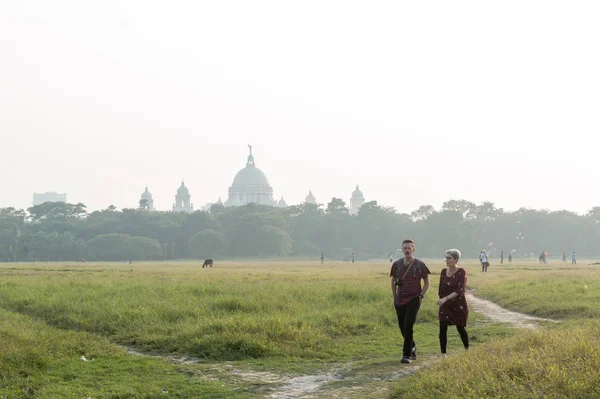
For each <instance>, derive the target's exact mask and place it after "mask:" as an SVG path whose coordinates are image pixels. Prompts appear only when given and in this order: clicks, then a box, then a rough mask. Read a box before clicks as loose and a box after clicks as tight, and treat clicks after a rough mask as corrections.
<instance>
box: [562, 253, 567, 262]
mask: <svg viewBox="0 0 600 399" xmlns="http://www.w3.org/2000/svg"><path fill="white" fill-rule="evenodd" d="M563 263H567V254H566V253H564V252H563Z"/></svg>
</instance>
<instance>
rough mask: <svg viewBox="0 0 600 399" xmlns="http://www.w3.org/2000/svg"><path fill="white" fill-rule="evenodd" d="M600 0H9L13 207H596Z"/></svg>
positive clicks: (7, 200) (0, 35)
mask: <svg viewBox="0 0 600 399" xmlns="http://www.w3.org/2000/svg"><path fill="white" fill-rule="evenodd" d="M599 20H600V2H597V1H587V2H585V1H575V2H566V1H560V2H558V1H548V0H544V1H502V2H488V1H452V2H450V1H427V2H425V1H410V2H409V1H404V2H398V1H389V2H388V1H372V2H367V1H360V2H358V1H347V0H345V1H324V0H321V1H302V2H292V1H281V0H277V1H188V2H184V1H175V2H167V1H163V2H152V1H96V2H90V1H8V0H6V1H1V2H0V135H1V140H0V145H1V146H2V153H1V154H2V155H1V156H0V171H1V172H0V173H1V176H2V185H1V187H2V190H1V195H0V207H5V206H16V207H20V208H25V207H29V206H31V201H32V194H33V192H45V191H57V192H66V193H67V194H68V200H69V202H83V203H85V204H86V205H88V208H89V209H90V210H93V209H100V208H105V207H107V206H108V205H110V204H114V205H116V206H117V207H119V208H123V207H135V206H137V204H138V200H139V197H140V194H141V193H142V192H143V190H144V187H145V185H148V186H149V188H150V191H151V192H152V194H153V196H154V200H155V206H156V207H157V208H159V209H164V210H167V209H169V208H170V207H171V205H172V203H173V200H174V196H175V192H176V190H177V188H178V186H179V184H180V182H181V179H182V178H184V179H185V182H186V185H187V186H188V187H189V189H190V193H191V195H192V202H193V203H194V205H195V207H196V208H200V207H201V206H202V205H203V204H204V203H206V202H214V201H215V200H216V199H217V198H218V197H221V198H222V199H223V200H225V199H226V198H227V189H228V187H229V186H230V185H231V183H232V180H233V177H234V175H235V173H236V172H237V171H238V170H239V169H241V168H242V167H244V166H245V162H246V156H247V152H248V148H247V147H246V145H247V144H252V145H253V153H254V155H255V160H256V165H257V167H259V168H260V169H261V170H262V171H263V172H265V174H266V175H267V176H268V178H269V182H270V184H271V186H272V187H273V189H274V192H275V194H274V196H275V198H276V199H279V198H280V196H282V195H283V197H284V198H285V200H286V201H287V202H288V204H295V203H299V202H301V201H302V200H303V199H304V197H305V196H306V194H307V193H308V190H309V189H312V191H313V193H314V195H315V196H316V197H317V201H319V202H321V203H327V202H328V201H330V199H331V197H333V196H335V197H341V198H343V199H344V200H345V201H346V202H349V197H350V194H351V192H352V191H353V190H354V188H355V186H356V184H359V185H360V188H361V190H362V191H363V192H364V194H365V197H366V199H367V200H373V199H375V200H378V202H379V203H380V204H382V205H388V206H394V207H396V209H398V210H399V211H401V212H407V213H409V212H411V211H412V210H414V209H416V208H417V207H418V206H419V205H423V204H431V205H434V206H435V207H436V208H439V207H440V206H441V204H442V203H443V202H444V201H446V200H448V199H459V198H464V199H468V200H471V201H474V202H477V203H479V202H481V201H484V200H490V201H493V202H495V203H496V205H497V206H498V207H503V208H505V209H507V210H514V209H516V208H519V207H521V206H526V207H532V208H547V209H552V210H555V209H569V210H572V211H576V212H585V211H586V210H588V209H589V208H591V207H592V206H594V205H600V198H599V197H598V194H599V192H600V190H599V189H598V180H599V179H598V177H599V170H600V168H599V166H600V164H599V155H598V150H597V143H598V141H599V139H598V137H599V133H600V120H599V110H600V51H599V38H600V24H599V23H598V21H599Z"/></svg>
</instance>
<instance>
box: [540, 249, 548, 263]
mask: <svg viewBox="0 0 600 399" xmlns="http://www.w3.org/2000/svg"><path fill="white" fill-rule="evenodd" d="M539 261H540V263H544V264H545V263H546V251H542V253H541V254H540V257H539Z"/></svg>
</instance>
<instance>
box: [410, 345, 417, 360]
mask: <svg viewBox="0 0 600 399" xmlns="http://www.w3.org/2000/svg"><path fill="white" fill-rule="evenodd" d="M410 360H417V346H416V345H415V346H413V348H412V350H411V351H410Z"/></svg>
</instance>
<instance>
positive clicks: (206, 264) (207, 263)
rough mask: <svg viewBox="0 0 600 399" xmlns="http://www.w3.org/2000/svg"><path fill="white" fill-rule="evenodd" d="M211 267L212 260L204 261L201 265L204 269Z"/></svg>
mask: <svg viewBox="0 0 600 399" xmlns="http://www.w3.org/2000/svg"><path fill="white" fill-rule="evenodd" d="M209 266H210V267H213V260H212V259H204V263H203V264H202V268H203V269H204V268H205V267H209Z"/></svg>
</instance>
